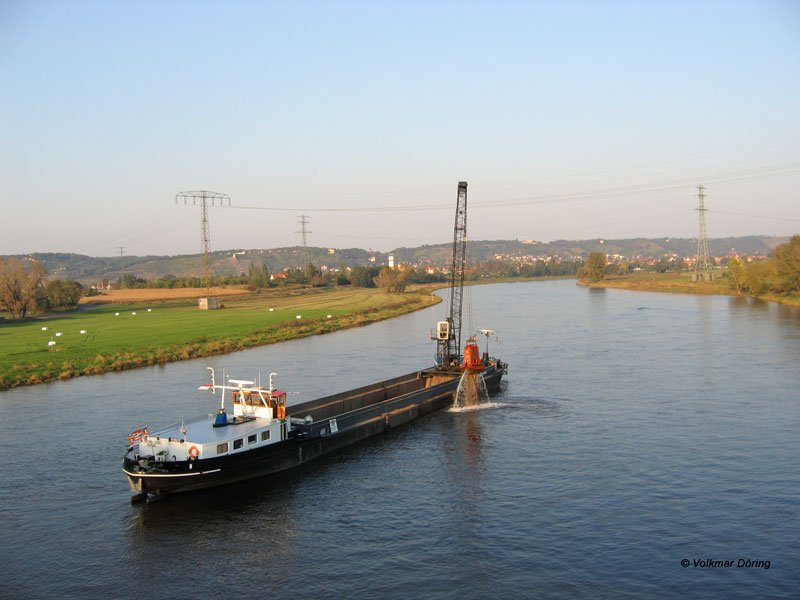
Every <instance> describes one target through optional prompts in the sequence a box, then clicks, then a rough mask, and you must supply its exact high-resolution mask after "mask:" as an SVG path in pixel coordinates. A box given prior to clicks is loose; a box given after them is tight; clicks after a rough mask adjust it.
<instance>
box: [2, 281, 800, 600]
mask: <svg viewBox="0 0 800 600" xmlns="http://www.w3.org/2000/svg"><path fill="white" fill-rule="evenodd" d="M470 294H471V296H472V299H473V305H474V307H475V310H474V325H475V328H476V329H477V328H478V327H492V328H495V329H497V330H498V331H499V341H495V340H492V341H491V346H492V347H491V348H490V349H491V351H492V354H496V355H498V356H500V357H502V358H503V359H504V360H506V361H508V362H509V364H510V367H509V373H508V376H507V379H506V381H507V385H506V387H505V390H504V391H503V393H502V394H500V395H498V396H495V397H494V398H492V402H491V403H490V404H488V405H486V406H484V407H483V408H482V409H480V410H476V411H472V412H440V413H437V414H434V415H432V416H430V417H427V418H425V419H422V420H420V421H418V422H416V423H413V424H411V425H410V426H407V427H404V428H401V429H398V430H393V431H392V432H390V433H389V434H388V435H386V436H384V437H380V438H377V439H374V440H371V441H367V442H365V443H363V444H361V445H358V446H355V447H352V448H349V449H348V450H346V451H345V452H342V453H339V454H337V455H335V456H333V457H331V458H329V459H328V460H326V461H325V462H322V463H317V464H313V465H309V466H307V467H305V468H304V469H303V470H302V471H298V472H297V473H295V474H292V475H290V476H285V477H282V478H280V479H278V480H265V481H260V482H255V483H252V482H251V483H247V484H242V485H237V486H231V487H228V488H222V489H219V490H214V491H209V492H203V493H198V494H194V495H188V496H184V497H175V498H173V499H168V500H164V501H161V502H156V503H152V504H148V505H145V506H142V505H134V506H132V505H131V504H130V502H129V496H130V494H129V492H128V489H127V483H126V481H125V479H124V477H123V475H122V473H121V471H120V468H121V461H122V454H123V451H124V448H125V436H126V435H127V433H129V432H130V431H131V430H132V429H134V428H135V427H137V426H139V425H141V424H143V423H148V424H150V425H152V426H157V425H161V424H170V423H174V422H175V421H176V420H178V419H180V418H181V417H190V416H194V415H198V414H205V413H209V412H212V411H213V410H214V401H213V397H210V396H208V395H205V394H202V393H200V392H197V391H196V387H197V385H199V384H200V383H204V382H205V381H206V371H205V366H206V365H209V366H216V367H223V366H224V367H227V368H228V369H229V371H228V372H229V373H230V374H231V375H232V376H234V377H239V378H249V377H252V376H255V375H256V374H257V373H258V371H259V369H261V370H262V372H264V373H268V372H269V371H270V370H271V371H276V372H277V373H278V374H279V379H278V381H279V384H280V386H281V387H284V388H286V389H289V390H294V391H297V392H299V394H298V395H296V396H294V397H293V398H294V399H295V401H301V400H307V399H310V398H313V397H315V396H316V395H318V394H323V393H333V392H336V391H341V390H344V389H346V388H349V387H354V386H356V385H360V384H366V383H369V382H371V381H373V380H377V379H380V378H384V377H389V376H393V375H398V374H401V373H404V372H407V371H410V370H413V369H415V368H418V367H420V366H424V365H428V364H430V363H431V362H432V357H433V353H434V348H433V345H432V344H431V343H430V342H429V341H428V339H427V337H428V331H429V328H430V327H432V325H433V323H434V322H435V321H436V320H438V319H439V318H440V317H441V315H442V313H443V312H444V310H445V309H444V304H440V305H439V306H436V307H433V308H432V309H428V310H425V311H423V312H420V313H416V314H412V315H407V316H405V317H401V318H398V319H394V320H392V321H387V322H383V323H378V324H374V325H371V326H368V327H364V328H360V329H354V330H349V331H344V332H340V333H336V334H333V335H326V336H321V337H317V338H311V339H306V340H299V341H295V342H289V343H285V344H281V345H277V346H270V347H265V348H260V349H255V350H249V351H245V352H240V353H236V354H231V355H227V356H222V357H217V358H214V359H203V360H201V361H192V362H186V363H179V364H172V365H168V366H165V367H157V368H151V369H145V370H139V371H131V372H127V373H119V374H109V375H105V376H98V377H90V378H85V379H78V380H73V381H68V382H59V383H54V384H49V385H42V386H37V387H31V388H22V389H18V390H14V391H10V392H4V393H2V394H0V465H2V467H1V468H2V478H0V538H1V539H2V542H1V543H0V564H2V565H3V575H2V577H0V597H3V598H98V597H115V598H140V597H150V598H251V597H253V598H254V597H264V598H267V597H268V598H327V597H330V598H372V597H381V598H576V597H591V598H645V597H653V598H669V597H674V598H737V597H741V598H745V597H747V598H753V597H759V598H767V597H795V598H796V597H797V594H798V590H800V433H799V432H800V400H798V396H800V393H798V391H799V390H800V311H798V310H796V309H790V308H786V307H782V306H778V305H772V304H764V303H753V302H750V301H747V300H742V299H734V298H727V297H696V296H681V295H667V294H646V293H637V292H627V291H616V290H589V289H585V288H581V287H577V286H576V285H575V283H574V282H573V281H555V282H539V283H515V284H505V285H493V286H483V287H476V288H473V289H472V290H471V291H470V292H469V293H468V294H467V295H470ZM465 321H467V315H466V312H465ZM0 334H2V331H1V330H0ZM683 559H686V560H688V561H689V566H688V567H683V566H681V561H682V560H683ZM709 559H711V560H714V561H731V562H732V566H724V563H712V564H715V565H722V566H708V567H701V566H699V565H700V563H696V562H695V561H698V560H702V561H707V560H709ZM740 560H741V562H740ZM744 561H761V562H758V563H745V562H744ZM753 564H756V565H760V566H752V565H753ZM767 564H768V566H769V568H765V567H766V566H767ZM696 565H697V566H696ZM745 565H751V566H745Z"/></svg>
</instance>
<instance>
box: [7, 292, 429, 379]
mask: <svg viewBox="0 0 800 600" xmlns="http://www.w3.org/2000/svg"><path fill="white" fill-rule="evenodd" d="M107 300H108V299H107ZM440 301H441V299H440V298H439V297H438V296H436V295H435V294H433V293H432V292H431V290H430V289H419V290H412V291H409V292H406V293H405V294H387V293H384V292H382V291H380V290H375V289H366V288H350V287H348V288H334V289H320V288H316V289H293V290H287V291H282V292H280V293H277V292H276V291H274V290H269V291H267V292H265V293H249V294H248V293H245V292H244V291H242V290H237V293H235V294H233V295H231V296H230V297H227V298H224V300H223V303H224V306H225V308H224V309H222V310H214V311H201V310H198V308H197V303H196V301H194V300H180V301H176V300H170V299H166V300H165V299H164V298H163V297H161V298H159V297H158V296H156V295H153V296H151V299H150V300H149V301H147V302H127V303H123V304H118V303H114V304H99V305H95V307H93V308H92V309H91V310H82V311H76V312H72V313H66V314H63V315H57V316H53V317H50V318H47V319H29V320H26V321H22V322H7V323H3V324H2V326H0V327H2V329H0V331H2V334H3V335H1V336H0V390H2V389H9V388H12V387H17V386H21V385H34V384H37V383H44V382H47V381H54V380H64V379H70V378H72V377H78V376H82V375H96V374H100V373H107V372H110V371H122V370H127V369H135V368H139V367H146V366H152V365H156V364H165V363H168V362H174V361H179V360H188V359H192V358H200V357H204V356H212V355H219V354H227V353H229V352H234V351H237V350H243V349H245V348H252V347H255V346H262V345H266V344H274V343H277V342H283V341H287V340H291V339H297V338H302V337H307V336H311V335H318V334H324V333H330V332H333V331H338V330H341V329H348V328H351V327H360V326H362V325H367V324H369V323H374V322H376V321H381V320H383V319H389V318H392V317H396V316H399V315H402V314H405V313H409V312H413V311H416V310H420V309H423V308H426V307H428V306H432V305H434V304H437V303H438V302H440Z"/></svg>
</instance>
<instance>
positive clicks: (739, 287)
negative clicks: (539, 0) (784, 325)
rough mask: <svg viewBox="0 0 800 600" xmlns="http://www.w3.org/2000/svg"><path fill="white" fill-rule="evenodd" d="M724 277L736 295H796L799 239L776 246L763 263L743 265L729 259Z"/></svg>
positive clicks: (798, 289) (799, 288)
mask: <svg viewBox="0 0 800 600" xmlns="http://www.w3.org/2000/svg"><path fill="white" fill-rule="evenodd" d="M727 275H728V280H729V281H730V285H731V288H733V290H734V291H736V293H737V294H750V295H753V296H760V295H762V294H766V293H768V292H774V293H776V294H792V293H797V292H800V235H795V236H793V237H792V239H791V240H789V241H788V242H787V243H785V244H781V245H780V246H777V247H776V248H775V250H774V251H773V252H772V256H771V257H770V258H767V259H766V260H760V261H754V262H751V263H744V262H742V261H741V260H739V259H738V258H731V259H730V260H729V261H728V273H727Z"/></svg>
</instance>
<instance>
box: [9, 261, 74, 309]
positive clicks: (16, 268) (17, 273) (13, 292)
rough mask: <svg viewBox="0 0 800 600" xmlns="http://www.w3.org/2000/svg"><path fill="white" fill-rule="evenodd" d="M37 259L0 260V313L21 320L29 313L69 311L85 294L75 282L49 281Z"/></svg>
mask: <svg viewBox="0 0 800 600" xmlns="http://www.w3.org/2000/svg"><path fill="white" fill-rule="evenodd" d="M46 275H47V271H46V270H45V268H44V267H43V266H42V264H41V263H40V262H38V261H36V260H31V261H21V260H19V259H18V258H13V257H11V258H8V259H4V258H0V310H2V311H6V312H8V313H9V314H10V315H11V318H12V319H24V318H25V317H26V316H28V315H29V314H37V313H42V312H48V311H54V310H56V311H57V310H68V309H71V308H75V307H76V306H78V301H79V300H80V299H81V296H83V294H84V288H83V286H82V285H81V284H80V283H78V282H77V281H72V280H61V279H51V280H49V281H45V277H46Z"/></svg>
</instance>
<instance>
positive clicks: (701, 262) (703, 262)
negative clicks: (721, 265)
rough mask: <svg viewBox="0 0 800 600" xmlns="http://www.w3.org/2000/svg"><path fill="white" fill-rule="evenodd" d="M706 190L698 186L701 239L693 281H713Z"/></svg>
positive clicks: (698, 239) (698, 243)
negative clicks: (707, 225)
mask: <svg viewBox="0 0 800 600" xmlns="http://www.w3.org/2000/svg"><path fill="white" fill-rule="evenodd" d="M705 192H706V188H705V187H703V186H702V185H698V186H697V197H698V198H699V199H700V206H699V207H698V208H695V210H696V211H697V212H699V213H700V237H698V238H697V260H696V261H695V263H694V274H693V275H692V281H711V280H712V279H713V274H712V273H711V258H710V256H709V254H708V234H707V232H706V212H707V211H708V209H707V208H706V203H705V199H706V193H705Z"/></svg>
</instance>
